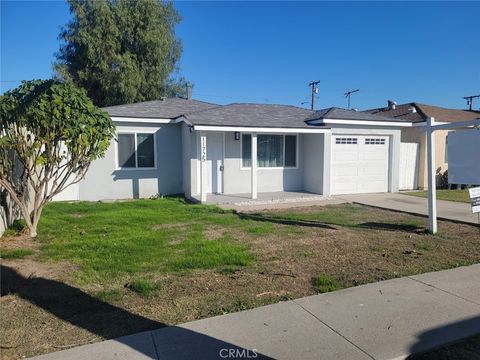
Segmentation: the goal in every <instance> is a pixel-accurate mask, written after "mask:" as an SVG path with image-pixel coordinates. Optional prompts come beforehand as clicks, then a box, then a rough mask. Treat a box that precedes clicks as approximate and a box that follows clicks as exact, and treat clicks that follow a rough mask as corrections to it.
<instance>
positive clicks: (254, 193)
mask: <svg viewBox="0 0 480 360" xmlns="http://www.w3.org/2000/svg"><path fill="white" fill-rule="evenodd" d="M251 180H252V199H256V198H257V134H256V133H254V134H252V173H251Z"/></svg>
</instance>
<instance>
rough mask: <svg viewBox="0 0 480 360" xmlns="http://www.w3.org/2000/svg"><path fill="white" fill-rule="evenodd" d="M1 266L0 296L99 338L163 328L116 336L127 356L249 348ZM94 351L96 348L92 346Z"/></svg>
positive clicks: (207, 354) (205, 354)
mask: <svg viewBox="0 0 480 360" xmlns="http://www.w3.org/2000/svg"><path fill="white" fill-rule="evenodd" d="M0 271H1V289H0V290H1V296H6V295H9V294H16V295H18V296H19V297H21V298H23V299H25V300H27V301H29V302H30V303H32V304H34V305H36V306H39V307H40V308H42V309H44V310H46V311H48V312H49V313H50V314H52V315H54V316H56V317H58V318H60V319H62V320H63V321H66V322H69V323H70V324H72V325H74V326H76V327H80V328H83V329H85V330H88V331H89V332H91V333H93V334H95V335H98V336H100V337H102V338H105V339H112V338H117V337H119V336H124V335H127V334H133V333H137V332H140V331H146V330H154V329H158V328H163V329H160V330H157V331H154V332H152V333H144V334H138V335H132V336H124V337H122V338H118V339H115V341H117V342H120V343H122V344H124V345H127V347H128V348H129V349H130V352H128V354H124V355H127V357H131V356H132V355H133V354H134V352H139V353H143V354H145V355H146V356H148V357H150V358H153V359H155V358H159V357H161V358H175V359H190V358H220V355H219V354H220V353H219V352H220V350H222V349H234V350H236V351H248V350H247V349H242V348H240V347H238V346H235V345H233V344H229V343H227V342H224V341H222V340H218V339H215V338H212V337H210V336H207V335H203V334H200V333H196V332H194V331H191V330H187V329H184V328H180V327H176V326H172V327H166V325H165V324H164V323H161V322H158V321H155V320H150V319H148V318H145V317H143V316H140V315H137V314H133V313H131V312H129V311H126V310H124V309H122V308H119V307H117V306H113V305H110V304H108V303H105V302H103V301H100V300H98V299H96V298H94V297H92V296H90V295H89V294H87V293H85V292H83V291H81V290H80V289H77V288H74V287H72V286H70V285H67V284H64V283H61V282H59V281H55V280H50V279H45V278H41V277H28V278H26V277H24V276H23V275H21V274H19V273H18V272H17V271H15V270H14V269H12V268H10V267H8V266H4V265H1V269H0ZM152 339H155V344H156V345H154V344H153V342H152ZM159 344H161V346H159ZM92 350H93V349H92ZM131 350H134V351H131ZM93 351H94V353H95V350H93ZM112 351H113V349H112ZM116 351H118V349H116ZM90 355H91V352H90ZM60 358H61V357H60ZM257 358H259V359H269V358H268V357H266V356H263V355H261V354H258V357H257Z"/></svg>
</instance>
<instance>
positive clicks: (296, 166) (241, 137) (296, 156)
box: [240, 133, 299, 171]
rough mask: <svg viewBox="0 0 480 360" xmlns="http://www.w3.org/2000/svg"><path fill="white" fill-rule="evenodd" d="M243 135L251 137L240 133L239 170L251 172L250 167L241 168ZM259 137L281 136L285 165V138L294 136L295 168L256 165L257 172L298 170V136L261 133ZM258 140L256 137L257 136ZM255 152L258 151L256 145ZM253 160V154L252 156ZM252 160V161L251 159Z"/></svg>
mask: <svg viewBox="0 0 480 360" xmlns="http://www.w3.org/2000/svg"><path fill="white" fill-rule="evenodd" d="M243 135H250V136H252V134H251V133H240V170H251V169H252V167H251V166H243ZM260 135H281V136H283V164H285V136H295V138H296V141H295V146H296V149H295V166H275V167H264V166H258V165H257V171H261V170H295V169H298V159H299V154H298V150H299V136H298V134H276V133H262V134H260ZM257 138H258V135H257ZM257 151H258V145H257ZM252 158H253V154H252ZM252 160H253V159H252Z"/></svg>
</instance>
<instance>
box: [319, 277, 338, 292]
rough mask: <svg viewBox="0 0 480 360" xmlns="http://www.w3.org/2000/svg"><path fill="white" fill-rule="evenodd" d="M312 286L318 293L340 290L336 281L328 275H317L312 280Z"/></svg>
mask: <svg viewBox="0 0 480 360" xmlns="http://www.w3.org/2000/svg"><path fill="white" fill-rule="evenodd" d="M312 285H313V287H314V288H315V290H316V291H317V292H319V293H326V292H330V291H335V290H338V289H339V288H340V285H339V284H338V282H337V280H335V279H334V278H333V277H331V276H329V275H317V276H315V277H313V278H312Z"/></svg>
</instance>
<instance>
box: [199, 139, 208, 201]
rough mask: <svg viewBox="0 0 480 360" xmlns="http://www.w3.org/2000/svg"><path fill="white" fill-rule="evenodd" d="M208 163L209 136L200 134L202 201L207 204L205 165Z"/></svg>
mask: <svg viewBox="0 0 480 360" xmlns="http://www.w3.org/2000/svg"><path fill="white" fill-rule="evenodd" d="M206 162H207V136H206V135H205V133H200V201H201V203H202V204H203V203H205V202H206V201H207V192H206V191H205V183H206V181H205V175H206V169H205V164H206Z"/></svg>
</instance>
